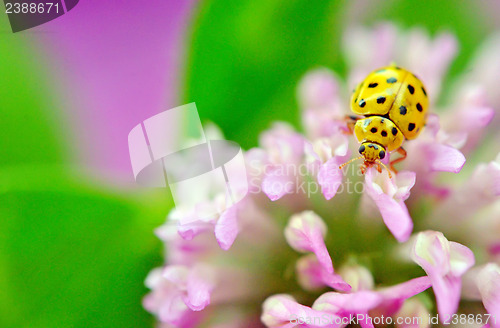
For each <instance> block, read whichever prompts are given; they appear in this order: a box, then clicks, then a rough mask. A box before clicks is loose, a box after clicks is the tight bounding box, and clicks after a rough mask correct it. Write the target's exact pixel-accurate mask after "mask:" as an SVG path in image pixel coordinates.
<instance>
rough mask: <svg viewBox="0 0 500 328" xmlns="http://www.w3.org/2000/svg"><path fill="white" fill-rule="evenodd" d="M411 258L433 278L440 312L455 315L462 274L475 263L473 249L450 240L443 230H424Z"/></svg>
mask: <svg viewBox="0 0 500 328" xmlns="http://www.w3.org/2000/svg"><path fill="white" fill-rule="evenodd" d="M451 254H453V255H451ZM471 257H472V258H471ZM412 258H413V260H414V261H415V262H416V263H417V264H419V265H420V266H421V267H422V268H423V269H424V271H425V272H426V273H427V275H428V276H429V278H430V280H431V283H432V288H433V289H434V294H435V295H436V302H437V307H438V313H439V315H440V316H442V317H447V316H451V315H453V314H455V313H456V311H457V309H458V303H459V302H460V291H461V287H462V279H461V276H462V275H463V274H464V273H465V271H466V270H468V269H469V268H470V267H471V266H472V265H473V264H474V261H473V254H472V252H470V250H468V251H467V250H466V247H465V246H463V245H460V244H458V243H453V244H452V243H450V242H449V241H448V240H447V239H446V238H445V237H444V235H443V234H442V233H441V232H437V231H425V232H421V233H419V234H418V235H417V238H416V241H415V244H414V247H413V253H412ZM452 262H453V263H452Z"/></svg>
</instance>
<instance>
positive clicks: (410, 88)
mask: <svg viewBox="0 0 500 328" xmlns="http://www.w3.org/2000/svg"><path fill="white" fill-rule="evenodd" d="M408 91H410V93H411V94H414V93H415V88H414V87H413V85H411V84H408Z"/></svg>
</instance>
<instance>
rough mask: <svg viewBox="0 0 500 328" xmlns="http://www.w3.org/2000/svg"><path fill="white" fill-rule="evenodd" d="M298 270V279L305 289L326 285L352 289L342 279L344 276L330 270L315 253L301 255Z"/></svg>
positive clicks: (297, 265) (345, 289)
mask: <svg viewBox="0 0 500 328" xmlns="http://www.w3.org/2000/svg"><path fill="white" fill-rule="evenodd" d="M296 271H297V280H298V282H299V284H300V285H301V287H302V288H304V289H305V290H312V291H314V290H321V289H322V288H324V287H325V286H329V287H330V288H333V289H336V290H339V291H346V292H347V291H350V290H351V286H350V285H349V284H348V283H347V282H345V281H344V280H343V279H342V276H340V275H339V274H336V273H330V272H328V271H327V270H326V269H325V267H324V266H323V265H321V263H320V262H319V261H318V259H317V257H316V255H314V254H309V255H305V256H303V257H301V258H300V259H299V260H298V261H297V264H296Z"/></svg>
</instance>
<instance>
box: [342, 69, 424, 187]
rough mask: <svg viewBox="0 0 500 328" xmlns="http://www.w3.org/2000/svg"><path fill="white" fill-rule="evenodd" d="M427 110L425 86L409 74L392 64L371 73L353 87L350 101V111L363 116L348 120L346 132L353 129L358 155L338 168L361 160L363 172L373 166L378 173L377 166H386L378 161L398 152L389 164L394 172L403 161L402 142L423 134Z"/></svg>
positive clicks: (404, 153) (404, 155)
mask: <svg viewBox="0 0 500 328" xmlns="http://www.w3.org/2000/svg"><path fill="white" fill-rule="evenodd" d="M428 107H429V99H428V98H427V92H426V90H425V87H424V85H423V83H422V81H420V79H418V78H417V77H416V76H415V75H414V74H413V73H411V72H410V71H407V70H405V69H403V68H400V67H397V66H395V65H393V66H388V67H383V68H379V69H377V70H375V71H373V72H372V73H370V74H369V75H368V76H367V77H366V78H365V80H364V81H363V82H361V83H360V84H359V85H358V86H357V87H356V89H355V90H354V93H353V95H352V98H351V110H352V111H353V112H354V113H355V114H357V115H360V116H362V117H357V116H349V117H348V126H349V129H350V131H351V132H352V131H353V130H354V135H355V136H356V138H357V140H358V141H359V142H360V143H361V145H360V147H359V153H360V154H361V156H360V157H358V158H355V159H352V160H350V161H349V162H347V163H345V164H343V165H341V166H340V169H342V168H343V167H344V166H345V165H347V164H349V163H350V162H352V161H354V160H357V159H361V158H364V163H363V165H362V166H361V172H362V173H365V172H366V169H367V168H368V167H370V166H372V165H374V164H377V169H378V171H379V172H381V171H382V169H381V167H380V165H382V166H384V167H385V165H384V164H383V163H382V162H381V161H380V160H381V159H383V158H384V157H385V156H386V153H387V152H392V151H397V152H398V153H399V154H401V155H402V157H401V158H398V159H396V160H393V161H391V163H390V166H391V169H392V170H393V171H394V172H396V170H395V169H394V164H396V163H398V162H400V161H402V160H403V159H404V158H406V151H405V150H404V148H403V147H401V145H402V144H403V142H404V140H405V139H408V140H410V139H415V138H416V137H418V135H419V134H420V132H422V129H423V127H424V126H425V121H426V117H427V108H428ZM389 176H390V177H391V173H390V171H389Z"/></svg>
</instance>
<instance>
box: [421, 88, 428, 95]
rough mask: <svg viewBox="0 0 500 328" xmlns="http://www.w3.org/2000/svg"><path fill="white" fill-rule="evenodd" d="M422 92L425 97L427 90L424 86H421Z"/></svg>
mask: <svg viewBox="0 0 500 328" xmlns="http://www.w3.org/2000/svg"><path fill="white" fill-rule="evenodd" d="M422 92H423V93H424V96H426V97H427V92H426V91H425V88H424V87H422Z"/></svg>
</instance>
